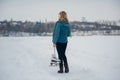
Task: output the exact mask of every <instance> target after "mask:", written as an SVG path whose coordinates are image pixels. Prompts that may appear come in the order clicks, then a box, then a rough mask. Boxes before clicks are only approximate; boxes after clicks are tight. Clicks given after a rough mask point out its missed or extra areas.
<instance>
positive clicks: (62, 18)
mask: <svg viewBox="0 0 120 80" xmlns="http://www.w3.org/2000/svg"><path fill="white" fill-rule="evenodd" d="M59 21H64V22H68V19H67V13H66V12H65V11H61V12H60V13H59Z"/></svg>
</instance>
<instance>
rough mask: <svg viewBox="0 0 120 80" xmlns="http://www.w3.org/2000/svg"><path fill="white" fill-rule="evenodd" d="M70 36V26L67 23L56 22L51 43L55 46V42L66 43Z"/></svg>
mask: <svg viewBox="0 0 120 80" xmlns="http://www.w3.org/2000/svg"><path fill="white" fill-rule="evenodd" d="M68 36H71V31H70V25H69V23H68V22H62V21H57V22H56V25H55V29H54V33H53V40H52V42H53V43H54V44H56V43H57V42H61V43H67V42H68V39H67V37H68Z"/></svg>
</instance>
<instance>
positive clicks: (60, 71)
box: [58, 63, 63, 73]
mask: <svg viewBox="0 0 120 80" xmlns="http://www.w3.org/2000/svg"><path fill="white" fill-rule="evenodd" d="M59 68H60V70H59V71H58V73H63V64H61V63H60V64H59Z"/></svg>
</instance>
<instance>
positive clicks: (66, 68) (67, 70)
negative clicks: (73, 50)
mask: <svg viewBox="0 0 120 80" xmlns="http://www.w3.org/2000/svg"><path fill="white" fill-rule="evenodd" d="M64 67H65V73H68V72H69V67H68V64H67V63H66V64H64Z"/></svg>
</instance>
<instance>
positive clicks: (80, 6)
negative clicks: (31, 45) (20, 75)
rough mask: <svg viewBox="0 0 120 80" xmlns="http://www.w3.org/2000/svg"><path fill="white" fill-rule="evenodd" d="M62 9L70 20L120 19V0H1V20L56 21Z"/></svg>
mask: <svg viewBox="0 0 120 80" xmlns="http://www.w3.org/2000/svg"><path fill="white" fill-rule="evenodd" d="M60 11H66V12H67V13H68V18H69V20H70V21H74V20H76V21H80V20H81V18H82V17H86V19H87V20H88V21H98V20H119V19H120V0H0V20H5V19H7V20H10V19H11V18H12V19H13V20H23V21H25V20H30V21H39V20H45V19H47V20H48V21H56V20H57V19H58V13H59V12H60Z"/></svg>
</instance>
